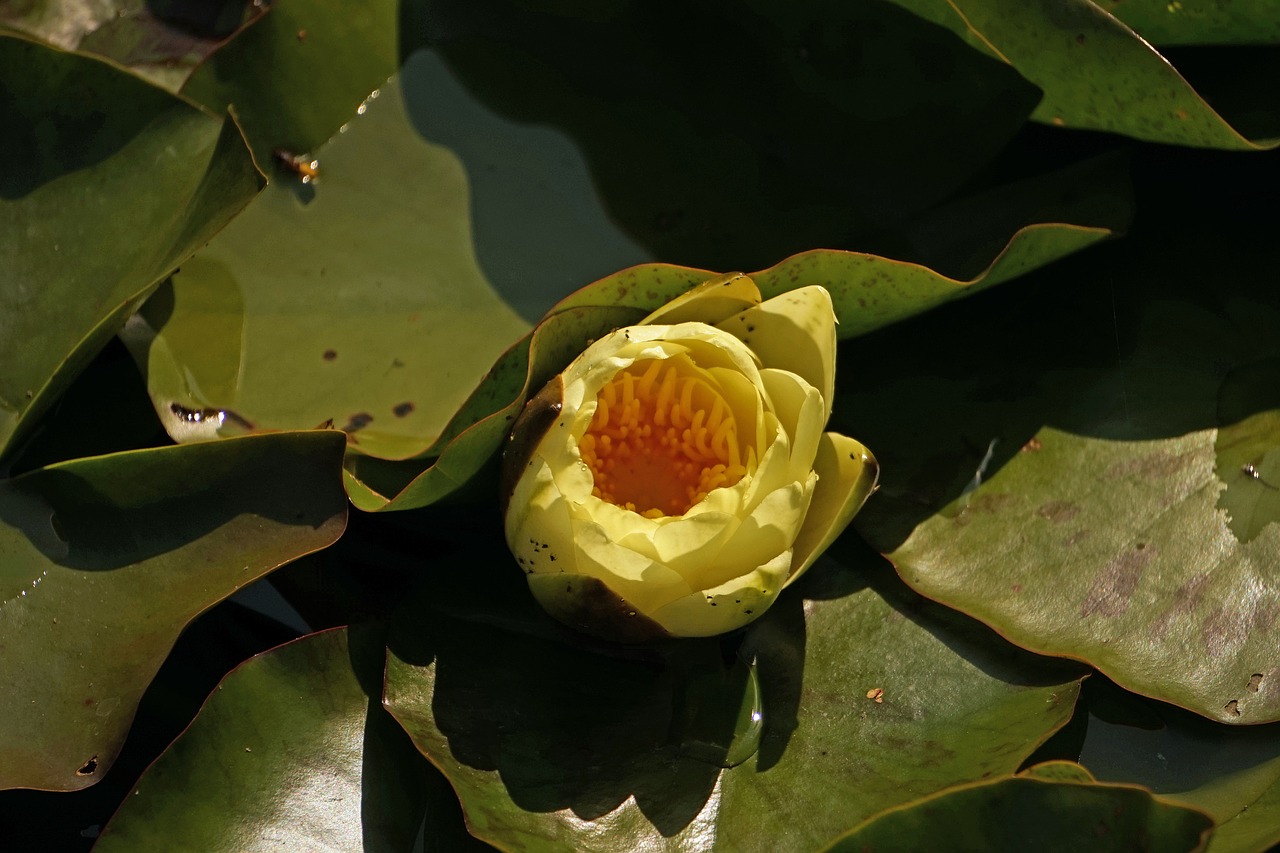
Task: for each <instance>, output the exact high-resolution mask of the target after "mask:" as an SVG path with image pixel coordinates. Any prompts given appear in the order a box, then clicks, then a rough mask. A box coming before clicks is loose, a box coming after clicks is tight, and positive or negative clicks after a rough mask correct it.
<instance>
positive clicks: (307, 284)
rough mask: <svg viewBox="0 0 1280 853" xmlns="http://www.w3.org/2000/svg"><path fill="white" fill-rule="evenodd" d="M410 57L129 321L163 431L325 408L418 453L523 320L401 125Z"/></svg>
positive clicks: (383, 450)
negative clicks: (307, 160) (488, 277)
mask: <svg viewBox="0 0 1280 853" xmlns="http://www.w3.org/2000/svg"><path fill="white" fill-rule="evenodd" d="M420 67H421V66H420V65H419V64H418V63H416V62H414V61H410V62H409V63H407V64H406V65H405V68H404V70H403V71H402V72H401V74H400V75H399V76H397V77H396V78H393V79H392V80H390V81H387V82H386V83H385V84H384V85H383V87H382V88H381V89H380V90H379V94H378V97H376V98H375V97H371V98H370V100H369V102H368V103H367V104H366V105H365V106H362V107H361V109H360V112H361V113H362V114H361V115H358V116H353V117H352V121H351V122H350V124H349V125H348V126H347V129H346V131H345V132H341V133H338V134H336V135H335V136H334V137H333V139H331V140H330V141H329V142H328V143H326V144H325V145H324V146H322V147H321V148H319V149H317V150H316V151H315V155H316V157H317V159H318V160H319V162H320V164H321V165H320V176H319V177H318V178H317V179H316V181H315V182H314V183H309V184H305V185H303V184H300V183H298V182H297V179H296V178H294V179H293V180H280V181H275V182H273V183H272V184H271V185H270V186H269V187H268V188H267V190H266V191H265V192H264V193H263V194H262V196H261V197H260V198H259V199H258V200H257V202H256V203H255V204H253V205H252V206H251V207H250V208H249V209H248V210H247V211H246V212H245V213H244V215H242V216H241V217H239V218H238V219H237V220H236V221H235V222H233V223H232V224H231V225H230V226H229V227H228V228H227V229H226V230H225V231H224V232H223V233H222V234H221V235H219V236H218V238H217V239H215V240H214V241H213V242H212V243H210V244H209V246H208V247H206V248H205V249H204V250H203V251H201V252H200V253H198V254H197V255H196V256H195V257H194V258H192V259H191V260H190V261H189V262H187V263H186V264H184V265H183V268H182V271H181V272H180V273H179V274H177V275H176V276H174V279H173V283H172V285H171V287H166V288H165V289H164V290H162V291H161V292H160V293H158V294H157V295H156V297H155V298H153V299H152V300H151V301H150V302H148V304H147V305H146V307H145V308H144V309H143V311H142V312H141V314H140V315H139V318H138V322H137V323H135V324H132V325H131V326H130V329H129V331H128V334H127V335H126V337H125V340H126V343H128V344H129V346H130V348H131V350H133V352H134V354H135V358H137V359H138V361H139V363H140V364H142V365H144V366H145V369H146V373H147V382H148V387H149V389H150V392H151V395H152V399H153V401H154V403H155V406H156V410H157V412H158V413H159V415H160V417H161V419H162V420H164V421H165V425H166V428H167V429H168V430H169V433H170V434H171V435H172V436H173V437H174V438H175V439H177V440H179V441H187V440H199V439H204V438H212V437H216V436H217V435H219V434H228V433H230V434H235V433H237V432H244V431H246V430H270V429H306V428H310V427H314V426H317V425H319V424H324V423H332V424H333V425H334V426H335V427H337V428H339V429H342V430H344V431H346V432H347V433H348V434H349V436H350V439H349V440H350V442H351V444H352V446H353V448H355V449H356V450H358V452H361V453H365V454H368V455H372V456H379V457H383V458H393V459H399V458H406V457H411V456H415V455H417V454H420V453H422V452H423V451H424V450H426V449H427V448H428V447H430V445H431V444H432V443H433V442H434V441H435V439H436V438H437V437H438V436H439V434H440V432H441V430H442V429H443V428H444V426H445V424H446V423H447V421H448V419H449V417H450V416H451V415H452V414H453V413H454V412H455V411H456V410H457V408H458V407H459V406H461V405H462V403H463V401H465V400H466V398H467V395H468V394H469V392H471V391H472V389H473V388H474V387H475V386H476V383H477V382H478V381H479V380H480V378H481V377H482V376H483V375H484V373H485V371H486V370H487V369H488V368H489V366H490V365H491V364H492V363H493V361H494V359H496V358H497V356H498V355H499V354H500V353H501V352H502V351H503V350H504V349H505V348H506V347H508V346H509V345H510V344H511V343H512V342H513V341H515V340H516V339H517V338H518V337H519V336H520V335H521V334H522V333H523V332H524V331H525V329H526V328H527V327H526V326H525V324H524V323H523V321H521V320H520V319H519V317H517V316H516V315H515V313H514V312H513V311H512V310H511V309H510V308H508V307H507V306H506V305H505V304H504V303H503V302H502V300H501V299H499V298H498V296H497V295H496V294H494V293H493V291H492V289H491V288H490V287H489V285H488V283H487V282H486V281H485V279H484V276H483V274H482V273H481V271H480V269H479V267H478V266H477V264H476V259H475V255H474V252H473V250H472V247H471V235H470V231H469V225H468V218H467V178H466V175H465V174H464V173H463V172H462V170H461V169H460V167H459V164H458V161H457V159H456V158H455V157H454V156H453V154H452V153H451V152H450V151H449V150H448V149H446V148H443V147H441V146H438V145H435V144H433V143H431V142H428V141H426V140H424V139H423V138H422V137H421V136H419V135H418V133H417V132H416V130H415V129H414V126H413V119H412V117H411V115H410V112H409V111H410V110H411V109H412V108H413V98H414V97H415V96H414V94H413V92H414V91H415V87H416V86H417V85H418V84H419V82H420V81H419V76H418V69H419V68H420ZM193 412H194V413H196V415H197V416H199V415H200V413H204V412H213V413H216V416H211V417H207V418H206V417H196V418H193V415H192V414H191V413H193ZM193 420H194V422H193Z"/></svg>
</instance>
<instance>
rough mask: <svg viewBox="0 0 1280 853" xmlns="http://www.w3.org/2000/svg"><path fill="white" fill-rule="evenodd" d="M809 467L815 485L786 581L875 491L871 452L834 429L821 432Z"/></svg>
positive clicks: (875, 473) (876, 471) (803, 567)
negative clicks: (792, 569)
mask: <svg viewBox="0 0 1280 853" xmlns="http://www.w3.org/2000/svg"><path fill="white" fill-rule="evenodd" d="M813 468H814V471H815V472H817V474H818V485H817V487H816V488H815V489H814V492H813V501H812V502H811V503H810V505H809V514H808V515H807V516H806V517H805V520H804V525H803V526H802V527H801V528H800V535H799V536H798V537H796V543H795V561H794V566H795V570H794V572H793V573H792V575H791V577H790V578H789V579H788V580H787V583H791V582H792V581H794V580H795V579H796V578H798V577H800V575H802V574H803V573H804V572H805V570H807V569H808V568H809V566H811V565H813V561H814V560H816V559H817V558H818V555H819V554H821V553H822V552H823V551H824V550H826V548H827V546H828V545H830V544H831V543H832V542H834V541H835V539H836V537H837V536H839V535H840V533H841V531H843V530H844V529H845V527H846V526H847V525H848V524H849V521H850V519H852V518H853V516H854V514H856V513H857V511H858V510H859V509H861V508H862V505H863V504H864V503H866V500H867V498H868V497H869V496H870V495H871V493H872V492H874V491H875V488H876V479H877V477H878V476H879V473H880V466H879V465H878V464H877V463H876V458H875V457H874V456H872V455H871V451H869V450H867V448H865V447H863V446H862V445H861V444H860V443H859V442H856V441H854V440H853V439H852V438H848V437H846V436H843V435H840V434H839V433H836V432H828V433H823V436H822V438H821V440H819V442H818V455H817V457H816V458H815V460H814V464H813Z"/></svg>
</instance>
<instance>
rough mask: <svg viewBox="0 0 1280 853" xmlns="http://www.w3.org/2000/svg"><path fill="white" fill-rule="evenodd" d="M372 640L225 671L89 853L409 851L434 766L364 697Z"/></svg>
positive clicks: (300, 648) (317, 643)
mask: <svg viewBox="0 0 1280 853" xmlns="http://www.w3.org/2000/svg"><path fill="white" fill-rule="evenodd" d="M377 639H378V638H377V636H376V632H374V635H373V636H370V633H369V632H367V631H361V630H359V629H353V630H348V629H335V630H332V631H325V632H322V633H318V634H311V635H309V636H306V637H303V638H301V639H299V640H295V641H294V642H292V643H288V644H286V645H284V646H281V647H279V648H277V649H273V650H272V651H269V652H265V653H263V654H261V655H259V656H257V657H255V658H252V659H250V660H249V661H247V662H245V663H244V664H241V665H240V666H239V667H237V668H236V669H234V670H232V671H231V672H230V673H229V674H228V675H227V677H226V678H224V679H223V681H222V683H221V684H219V685H218V688H217V690H215V691H214V692H213V693H212V694H211V695H210V697H209V699H208V701H207V702H206V703H205V706H204V708H203V709H201V711H200V714H199V715H198V716H197V717H196V719H195V721H194V722H192V724H191V726H190V727H189V728H188V729H187V730H186V731H185V732H183V734H182V735H181V736H180V737H179V738H178V739H177V740H176V741H175V742H174V744H173V745H172V746H171V747H170V748H169V749H168V750H167V751H166V752H165V753H164V755H162V756H161V757H160V758H159V759H158V760H157V761H156V763H155V764H153V765H152V766H151V768H150V769H148V770H147V772H146V773H145V774H144V775H143V777H142V779H141V780H139V782H138V784H137V786H136V787H135V788H134V790H133V792H132V793H131V794H130V795H129V796H128V797H127V798H126V799H125V801H124V803H123V805H122V806H121V808H120V810H119V811H118V812H117V813H116V815H115V816H114V817H113V818H112V819H111V822H110V823H109V824H108V825H107V827H106V828H105V829H104V830H103V833H102V836H101V838H100V840H99V841H98V843H97V845H95V847H94V849H95V850H98V851H112V850H140V849H162V848H178V849H183V848H186V849H193V850H194V849H199V850H208V851H211V853H213V851H228V853H231V851H235V853H241V851H260V850H263V851H265V850H278V849H280V848H281V847H285V848H288V849H291V850H319V849H330V850H332V849H337V850H407V849H410V848H411V847H412V846H413V842H414V838H415V837H416V836H417V834H418V830H419V828H420V827H421V825H422V820H423V808H424V793H425V790H424V788H425V779H426V776H427V774H428V773H429V772H431V771H430V768H429V767H426V766H425V762H422V761H421V760H420V759H419V758H418V756H416V755H415V754H414V753H413V751H412V750H411V749H406V747H407V746H408V744H406V743H404V741H405V736H404V733H403V732H402V731H400V730H399V729H398V728H397V727H396V725H395V723H394V721H392V720H391V719H390V718H388V717H387V714H386V712H385V711H383V710H382V708H381V707H380V706H379V705H378V704H377V700H376V693H375V698H374V700H373V702H371V701H370V699H369V697H368V695H367V693H366V690H367V689H368V688H369V686H370V685H372V686H374V687H375V689H376V687H377V685H378V684H379V679H378V672H379V664H380V662H381V661H380V659H379V658H380V655H379V652H380V649H381V644H380V643H378V642H377Z"/></svg>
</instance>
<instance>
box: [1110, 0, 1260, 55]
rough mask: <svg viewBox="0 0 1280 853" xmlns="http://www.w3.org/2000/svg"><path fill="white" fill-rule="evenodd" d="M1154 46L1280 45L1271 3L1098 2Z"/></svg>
mask: <svg viewBox="0 0 1280 853" xmlns="http://www.w3.org/2000/svg"><path fill="white" fill-rule="evenodd" d="M1095 2H1096V3H1097V5H1098V7H1099V8H1101V9H1103V10H1105V11H1107V12H1110V13H1111V14H1112V15H1115V16H1116V17H1117V18H1119V19H1120V20H1122V21H1124V22H1125V23H1126V24H1128V25H1129V26H1130V27H1132V28H1133V29H1134V30H1135V31H1137V33H1138V34H1139V35H1140V36H1142V37H1143V38H1144V39H1146V40H1147V41H1149V42H1151V43H1152V44H1157V45H1172V44H1197V45H1199V44H1234V45H1239V44H1280V16H1277V15H1276V8H1275V6H1273V5H1272V4H1271V3H1270V2H1269V0H1231V2H1223V0H1095Z"/></svg>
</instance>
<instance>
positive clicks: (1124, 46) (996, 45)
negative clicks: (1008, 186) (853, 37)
mask: <svg viewBox="0 0 1280 853" xmlns="http://www.w3.org/2000/svg"><path fill="white" fill-rule="evenodd" d="M893 2H895V3H897V4H898V5H900V6H903V7H905V8H907V9H910V10H911V11H913V12H915V13H916V14H918V15H920V16H922V17H924V18H925V19H926V20H930V21H933V22H934V23H938V24H941V25H943V26H946V27H950V28H951V29H952V30H954V31H955V32H956V33H957V34H959V35H961V36H962V37H964V38H966V39H967V40H968V41H969V43H970V45H972V46H973V47H975V48H976V49H978V50H980V51H982V52H984V53H986V54H988V55H989V56H993V57H998V58H1000V59H1002V60H1004V61H1005V62H1007V63H1009V64H1010V65H1011V66H1013V67H1014V68H1015V69H1017V70H1018V72H1019V73H1020V74H1022V75H1023V76H1024V77H1026V78H1027V79H1028V80H1030V81H1031V82H1032V83H1035V84H1036V85H1037V86H1039V87H1040V88H1041V89H1042V90H1043V91H1044V97H1043V98H1042V99H1041V101H1040V104H1039V105H1038V106H1037V107H1036V109H1035V112H1034V113H1032V118H1034V119H1035V120H1037V121H1041V122H1044V123H1046V124H1052V125H1055V126H1059V127H1071V128H1079V129H1084V130H1106V131H1111V132H1113V133H1121V134H1124V135H1126V136H1131V137H1133V138H1134V139H1142V140H1148V141H1151V142H1165V143H1171V144H1174V145H1192V146H1196V147H1204V148H1221V149H1226V150H1232V151H1248V150H1259V149H1267V148H1274V147H1276V146H1277V145H1280V139H1274V138H1262V139H1256V138H1254V139H1251V138H1246V137H1245V136H1244V135H1242V133H1241V131H1239V130H1237V129H1236V128H1234V127H1232V126H1231V125H1230V124H1228V122H1227V120H1226V119H1224V118H1223V117H1222V116H1221V115H1219V114H1218V113H1217V112H1215V111H1214V109H1213V108H1212V107H1211V106H1210V105H1209V104H1208V103H1206V102H1205V100H1204V98H1203V97H1201V95H1200V94H1198V93H1197V92H1196V90H1195V89H1194V88H1192V86H1191V84H1189V83H1188V82H1187V81H1186V80H1185V79H1184V78H1183V77H1182V76H1181V75H1180V74H1179V73H1178V72H1177V70H1176V69H1175V68H1174V67H1173V66H1172V65H1170V64H1169V62H1168V61H1167V60H1166V59H1165V58H1164V57H1163V56H1161V55H1160V54H1159V53H1158V52H1157V51H1156V50H1155V49H1154V48H1153V47H1152V46H1151V45H1150V44H1148V43H1147V42H1146V41H1144V40H1143V39H1142V38H1140V37H1138V35H1137V34H1135V33H1134V32H1133V30H1131V29H1129V27H1127V26H1125V24H1123V23H1121V22H1120V21H1119V20H1117V19H1116V18H1115V17H1112V15H1110V14H1108V13H1107V12H1105V11H1103V10H1102V9H1101V8H1099V6H1098V5H1095V4H1094V3H1093V2H1091V0H947V2H939V0H893ZM1170 5H1181V4H1170ZM1245 14H1248V13H1247V12H1246V13H1245ZM1271 17H1272V19H1274V15H1271ZM1237 85H1248V84H1246V83H1242V82H1238V83H1237ZM1260 88H1262V89H1265V88H1266V87H1265V86H1263V87H1260ZM1270 132H1271V131H1270V130H1266V131H1264V133H1270Z"/></svg>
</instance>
